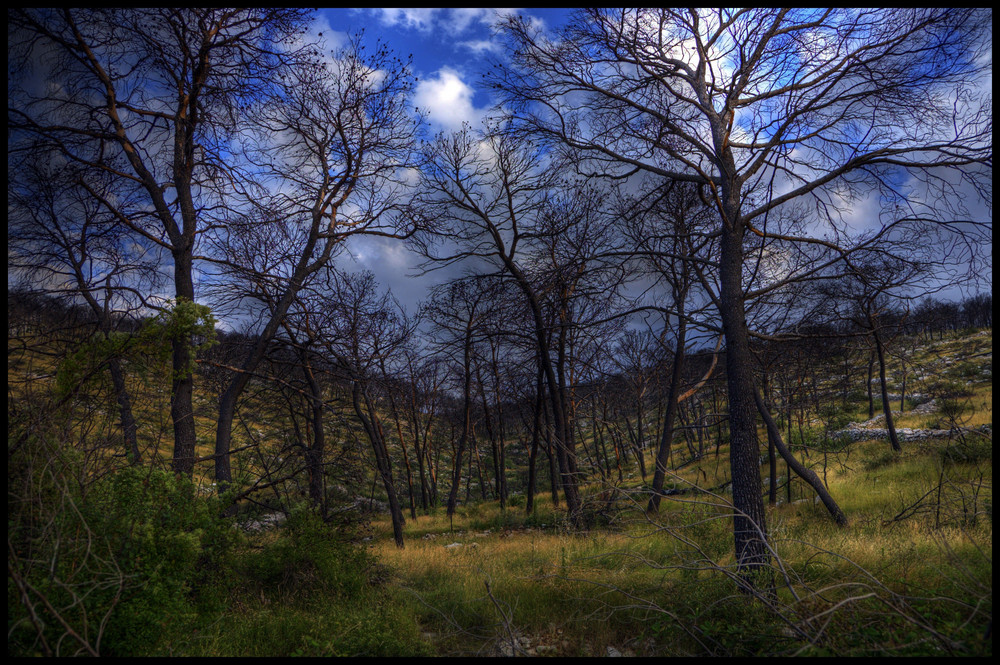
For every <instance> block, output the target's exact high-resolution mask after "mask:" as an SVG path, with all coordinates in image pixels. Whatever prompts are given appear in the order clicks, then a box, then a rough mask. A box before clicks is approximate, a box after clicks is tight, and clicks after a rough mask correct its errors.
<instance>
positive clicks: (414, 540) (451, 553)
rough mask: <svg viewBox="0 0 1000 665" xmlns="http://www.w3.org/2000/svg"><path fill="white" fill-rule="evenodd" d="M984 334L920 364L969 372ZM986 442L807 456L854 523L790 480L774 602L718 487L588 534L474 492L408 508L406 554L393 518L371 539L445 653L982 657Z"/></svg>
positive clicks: (981, 409) (976, 397)
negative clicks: (754, 591)
mask: <svg viewBox="0 0 1000 665" xmlns="http://www.w3.org/2000/svg"><path fill="white" fill-rule="evenodd" d="M991 342H992V338H991V337H990V338H983V336H977V337H974V338H973V342H971V344H972V345H973V347H974V348H971V349H970V348H967V344H966V343H965V342H963V341H962V340H960V339H949V340H945V342H944V343H939V344H935V345H933V347H932V348H931V349H928V350H927V351H926V352H925V357H924V358H923V359H922V361H923V362H925V363H930V362H935V361H936V362H940V361H941V359H942V358H943V357H946V356H947V355H948V354H952V356H953V357H952V358H951V360H952V362H951V364H950V365H948V367H949V370H948V371H949V373H950V374H951V375H954V376H965V377H971V376H972V375H974V374H977V372H978V369H976V370H975V371H973V369H975V368H970V366H971V365H972V364H974V363H977V362H980V361H981V360H982V358H981V357H979V358H976V357H974V356H975V354H982V353H985V352H988V351H989V349H991V347H992V343H991ZM954 356H959V358H958V359H955V358H954ZM971 381H972V383H971V384H968V383H966V385H967V386H968V395H967V396H966V397H964V398H962V399H964V400H965V401H966V402H967V403H968V404H969V405H970V406H969V407H968V408H966V409H965V410H956V411H957V412H958V420H959V422H960V424H961V425H962V426H964V427H970V428H971V427H979V426H981V425H984V424H985V425H992V383H991V378H988V379H984V378H979V379H972V380H971ZM910 406H911V408H912V405H910ZM865 409H866V406H865V405H864V404H862V403H860V402H855V403H853V404H851V405H849V406H848V411H847V413H846V414H845V413H843V412H839V413H838V414H836V415H837V417H839V418H841V419H845V418H846V417H848V416H850V417H852V418H855V419H857V420H863V419H864V416H863V414H864V410H865ZM930 418H938V419H939V418H940V416H939V415H936V416H927V415H919V414H914V415H905V414H904V415H903V416H901V417H900V418H899V420H898V425H899V426H900V427H927V426H928V425H927V421H928V420H929V419H930ZM977 442H978V443H977ZM990 442H991V439H984V438H982V437H979V438H978V439H977V438H975V437H974V436H973V435H969V436H968V437H967V441H966V442H964V443H963V442H962V441H961V440H958V439H954V438H952V439H948V438H938V439H930V440H926V441H920V442H911V443H905V444H904V450H903V452H902V453H901V454H900V453H894V452H893V451H892V450H891V449H890V448H889V445H888V442H887V441H882V440H871V441H862V442H859V443H855V444H851V445H850V446H847V447H841V448H840V449H831V450H830V451H828V452H827V454H825V455H824V454H822V453H820V454H817V452H816V451H813V452H812V453H811V454H810V456H809V457H808V458H807V459H806V461H807V463H809V464H810V465H811V466H813V467H814V470H816V471H817V473H821V475H822V476H823V477H824V478H825V479H826V482H827V484H828V487H829V489H830V492H831V494H833V496H834V497H835V498H836V500H837V501H838V502H839V504H840V506H841V508H842V509H843V510H844V511H845V513H847V515H848V516H849V518H850V520H851V525H850V526H849V527H848V528H846V529H839V528H836V527H835V526H834V525H833V524H832V522H831V521H830V519H829V517H828V515H827V514H826V512H825V509H824V508H823V507H822V505H817V504H816V503H815V502H814V501H812V500H811V493H810V492H808V491H805V489H806V488H804V487H803V486H802V483H801V481H798V480H796V481H794V490H795V491H794V493H793V502H792V503H781V504H779V505H777V506H772V507H769V508H768V520H769V531H770V536H771V544H772V546H773V548H774V550H775V554H776V559H775V567H776V569H777V570H778V571H779V572H778V574H777V577H776V578H777V579H778V581H779V583H778V586H777V593H776V597H775V598H774V599H773V600H771V601H769V602H767V603H762V602H761V601H759V600H754V599H752V598H748V597H747V595H746V594H745V593H741V592H740V591H739V590H738V584H737V583H736V581H735V579H734V574H733V573H734V570H733V566H734V560H733V555H732V532H731V528H732V527H731V521H730V519H729V517H728V516H729V515H730V514H731V510H730V509H729V507H728V505H727V498H726V495H725V494H722V495H719V496H708V495H701V496H700V497H697V496H695V497H688V498H685V499H684V500H678V499H677V498H674V499H671V498H670V497H667V498H665V499H664V502H663V504H662V507H661V511H660V514H659V515H658V516H656V518H655V519H650V518H648V516H646V515H644V514H643V513H642V511H641V506H643V505H644V503H645V502H644V497H642V496H641V495H636V496H635V501H634V503H633V504H632V505H631V506H629V505H628V503H627V502H626V503H625V507H624V508H623V510H622V512H620V513H619V514H618V515H617V516H616V519H614V520H613V521H612V523H611V524H610V525H609V526H607V527H604V528H600V529H596V530H592V531H590V532H587V533H574V532H573V531H572V530H570V529H568V528H567V527H566V526H565V525H561V524H560V519H559V513H558V512H557V511H554V510H553V509H552V508H551V506H550V503H549V501H548V499H547V498H540V499H539V500H538V503H539V508H540V510H543V511H545V513H544V518H542V519H539V518H535V520H533V521H532V524H533V525H537V524H543V523H544V524H546V525H547V527H546V528H544V529H540V528H525V517H524V516H522V515H521V512H520V510H518V511H514V510H510V509H508V510H507V511H506V512H502V511H500V509H499V508H498V507H497V506H496V505H495V504H490V503H478V504H476V505H474V506H468V507H465V508H464V509H460V510H459V512H458V514H457V515H456V518H455V520H454V522H453V523H449V521H448V520H447V519H446V518H445V517H444V516H443V514H442V513H441V512H432V513H431V514H430V515H426V516H421V517H419V518H418V519H417V520H415V521H411V522H410V523H408V525H407V527H406V539H407V540H406V547H405V549H403V550H399V549H397V548H396V547H395V546H394V545H393V543H392V542H391V539H389V538H388V537H387V536H386V535H385V534H387V533H388V532H389V525H388V523H387V522H382V523H376V524H375V528H376V533H380V534H383V535H381V536H380V537H379V538H378V539H377V540H376V542H375V544H374V551H375V553H376V556H377V558H378V559H379V560H380V561H382V562H383V563H385V564H386V565H387V566H388V567H389V568H390V569H391V570H392V571H393V574H394V583H395V584H397V585H398V586H399V587H400V588H402V589H405V590H406V591H407V592H408V593H410V594H412V596H413V597H414V598H417V599H418V600H419V604H418V605H417V608H418V615H417V620H418V621H419V622H420V624H421V625H422V626H424V629H425V631H426V632H428V633H430V634H431V636H432V642H433V645H434V648H435V650H436V652H437V653H439V654H448V655H458V654H486V653H493V652H497V651H498V649H501V648H502V645H503V644H504V643H505V642H511V640H512V638H511V637H510V635H514V636H516V638H515V639H514V640H513V643H514V644H515V645H517V646H516V648H517V649H520V651H521V652H522V653H527V654H529V655H539V654H540V655H547V654H551V655H563V656H587V655H604V654H606V653H609V649H614V650H617V651H618V652H621V653H627V654H635V655H668V654H669V655H685V654H689V655H693V654H701V655H726V656H735V655H765V654H779V655H780V654H783V655H792V654H799V655H929V654H940V653H951V654H955V655H961V654H976V655H987V654H990V653H992V641H991V639H990V638H989V637H988V636H987V627H988V626H989V625H991V617H992V463H991V461H992V454H991V445H990ZM799 454H800V455H801V453H799ZM727 456H728V450H727V448H726V446H723V447H722V449H721V460H717V459H715V458H714V454H709V455H708V456H707V457H706V458H704V459H703V460H702V461H701V462H700V463H696V464H692V465H689V466H688V467H685V468H684V469H683V470H682V471H681V472H679V473H678V474H677V476H676V477H675V478H674V482H675V484H677V485H678V486H681V485H685V484H687V483H692V482H695V483H698V484H700V485H701V486H702V487H705V486H713V485H714V484H715V483H716V481H718V480H720V479H721V478H722V476H723V475H724V474H725V472H726V471H727V470H728V460H727V459H726V458H727ZM720 461H721V464H720ZM824 465H825V472H824V470H823V469H822V468H821V467H823V466H824ZM783 466H784V464H783V463H782V462H780V461H779V474H783V473H784V471H783ZM766 474H767V467H766V465H765V466H762V475H766ZM668 482H669V481H668ZM637 484H638V483H633V486H636V485H637ZM602 489H603V488H601V487H599V486H597V485H592V486H590V487H588V488H585V490H584V495H585V497H586V496H588V495H589V496H591V497H593V496H594V495H596V494H597V493H598V492H600V491H601V490H602ZM784 491H785V490H784V489H782V490H780V491H779V494H780V495H781V496H782V497H784ZM801 498H806V500H805V501H800V500H798V499H801ZM637 508H638V509H637ZM504 526H506V527H507V529H506V530H504V529H503V528H502V527H504ZM486 529H489V530H490V531H489V532H487V531H486ZM456 543H457V545H455V544H456ZM487 584H489V590H487Z"/></svg>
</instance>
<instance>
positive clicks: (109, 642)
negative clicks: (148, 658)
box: [83, 468, 234, 655]
mask: <svg viewBox="0 0 1000 665" xmlns="http://www.w3.org/2000/svg"><path fill="white" fill-rule="evenodd" d="M219 513H220V511H219V510H218V504H217V501H216V500H213V499H208V498H205V497H198V496H196V493H195V487H194V485H193V483H192V482H191V481H190V479H188V478H185V477H183V476H181V475H177V474H174V473H172V472H169V471H161V470H152V469H145V468H129V469H125V470H123V471H120V472H118V473H116V474H114V475H111V476H109V477H107V478H106V479H104V480H103V481H101V482H99V483H98V484H97V485H96V486H95V487H94V488H93V490H92V491H91V492H90V493H89V494H88V496H87V499H86V500H85V502H84V510H83V516H84V517H85V519H86V521H87V523H88V524H89V525H90V528H91V529H92V530H93V531H95V532H96V533H99V534H101V536H102V538H103V539H104V540H105V542H106V543H107V546H108V547H109V550H110V552H111V554H112V555H113V556H114V558H115V560H116V561H117V562H118V565H119V566H120V567H121V568H122V571H123V574H124V575H126V576H127V577H128V578H129V579H130V580H132V584H130V585H129V587H128V588H126V590H125V592H124V593H123V594H122V595H121V596H120V598H119V599H118V603H117V606H116V607H115V609H114V612H112V614H111V618H110V621H109V623H108V627H107V629H106V631H105V637H104V640H103V645H104V647H106V651H107V652H109V653H110V654H114V655H125V654H129V655H150V654H155V653H161V652H162V651H161V650H162V648H163V647H165V646H166V645H168V644H169V643H170V642H171V641H172V640H174V639H177V638H179V637H180V636H182V635H184V634H185V633H187V632H188V631H190V630H191V629H192V628H193V627H194V626H195V620H196V618H197V614H198V606H197V603H198V599H197V598H196V597H195V594H194V591H195V590H206V591H207V588H208V587H210V586H211V585H213V584H214V583H215V582H216V581H217V579H215V574H216V573H218V572H219V571H220V568H219V566H220V565H221V562H222V561H223V559H224V557H225V553H226V550H227V549H228V548H229V546H230V545H231V543H232V541H233V537H234V536H233V532H232V530H231V529H229V528H228V527H227V526H226V525H225V524H224V523H223V522H222V520H221V519H220V518H219V517H218V515H219ZM206 595H207V594H206ZM110 600H112V599H108V601H110ZM103 651H105V649H102V652H103Z"/></svg>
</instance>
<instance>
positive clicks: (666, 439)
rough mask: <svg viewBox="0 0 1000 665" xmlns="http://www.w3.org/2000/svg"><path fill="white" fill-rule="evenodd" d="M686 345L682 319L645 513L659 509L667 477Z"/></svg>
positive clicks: (684, 323) (685, 327) (685, 325)
mask: <svg viewBox="0 0 1000 665" xmlns="http://www.w3.org/2000/svg"><path fill="white" fill-rule="evenodd" d="M686 343H687V324H686V322H685V321H684V319H683V318H681V319H680V320H679V322H678V330H677V347H676V348H675V349H674V366H673V371H671V373H670V388H669V392H668V393H667V408H666V413H664V415H663V429H662V430H661V438H660V446H659V448H658V449H657V451H656V471H655V472H654V473H653V494H652V495H651V496H650V497H649V504H648V505H647V506H646V511H647V512H650V513H655V512H657V511H658V510H659V509H660V497H661V494H662V492H663V481H664V479H665V478H666V475H667V460H668V459H669V458H670V445H671V443H672V442H673V439H674V416H675V414H676V413H677V399H678V397H679V396H680V390H681V376H682V375H683V373H684V345H685V344H686Z"/></svg>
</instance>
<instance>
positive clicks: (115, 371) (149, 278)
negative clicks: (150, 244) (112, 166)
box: [7, 149, 160, 464]
mask: <svg viewBox="0 0 1000 665" xmlns="http://www.w3.org/2000/svg"><path fill="white" fill-rule="evenodd" d="M61 161H62V160H61V157H60V156H59V155H58V154H55V155H54V154H52V153H51V152H47V151H45V150H44V149H43V150H40V151H39V152H38V153H35V154H33V155H30V156H26V159H24V160H22V161H21V162H20V163H17V164H13V165H10V166H12V167H13V168H11V170H10V175H9V176H8V183H7V193H8V223H7V240H8V264H7V266H8V271H11V272H14V273H17V274H20V275H24V276H26V277H27V278H28V279H29V280H30V282H31V283H32V284H34V285H35V288H36V289H41V290H42V291H44V292H47V293H52V294H58V295H59V296H61V297H65V298H69V299H73V300H75V299H77V298H79V299H82V300H83V301H84V302H85V303H86V305H87V307H88V308H89V310H90V312H91V313H92V315H93V320H94V321H95V322H96V324H95V327H96V329H97V331H99V332H98V334H99V335H100V337H101V338H102V339H103V344H101V345H97V346H94V345H90V346H89V347H88V348H90V349H91V351H92V352H94V353H96V354H97V356H98V357H96V358H91V360H93V361H95V362H97V363H100V364H106V365H107V368H108V372H109V373H110V375H111V380H112V388H113V390H114V394H115V400H116V401H117V402H118V412H119V422H120V425H121V430H122V438H123V439H124V443H125V454H126V455H127V457H128V459H129V462H130V463H131V464H138V463H139V462H140V460H141V453H140V450H139V444H138V440H137V435H136V430H137V424H136V420H135V416H134V415H133V413H132V401H133V398H132V395H131V393H130V391H129V390H128V387H127V386H126V382H125V371H124V369H123V367H122V356H123V355H124V354H125V353H126V350H127V346H128V340H129V339H130V338H131V337H132V335H131V334H130V333H128V332H125V331H122V330H121V328H122V326H123V324H125V325H128V324H130V323H131V324H134V323H135V321H134V319H132V318H131V317H130V315H134V314H135V312H136V311H137V310H138V309H140V308H141V307H142V306H143V305H144V304H145V302H144V301H145V294H146V293H148V292H149V291H151V290H152V288H153V287H154V286H155V284H156V283H157V282H158V281H159V278H160V275H159V271H158V269H157V268H158V266H157V261H156V259H157V255H156V252H155V251H150V252H149V253H148V254H147V255H143V254H142V253H141V252H139V251H136V250H137V247H136V246H135V245H134V244H131V243H129V242H128V241H127V240H126V238H125V237H124V236H123V234H122V231H121V228H120V225H119V224H118V221H117V220H116V219H115V218H114V217H113V216H111V215H109V214H108V213H107V212H106V211H105V210H104V209H103V208H102V206H101V205H100V202H99V200H98V199H96V198H94V197H93V196H91V194H90V192H89V191H88V189H89V190H90V191H97V192H99V193H100V196H101V197H104V198H107V197H109V196H111V195H112V194H111V189H110V188H111V186H112V185H113V184H114V183H113V181H112V180H110V179H109V178H107V177H103V178H102V177H101V174H89V175H91V176H92V179H91V182H90V183H89V184H88V186H87V188H84V187H82V186H81V185H80V183H79V179H80V178H82V177H83V175H82V174H81V173H80V170H79V169H77V168H75V167H74V165H72V164H62V166H60V165H59V164H60V163H61ZM94 176H96V177H94ZM114 195H115V196H117V197H119V198H127V197H128V195H129V194H128V192H125V191H121V190H120V189H119V191H117V192H115V193H114Z"/></svg>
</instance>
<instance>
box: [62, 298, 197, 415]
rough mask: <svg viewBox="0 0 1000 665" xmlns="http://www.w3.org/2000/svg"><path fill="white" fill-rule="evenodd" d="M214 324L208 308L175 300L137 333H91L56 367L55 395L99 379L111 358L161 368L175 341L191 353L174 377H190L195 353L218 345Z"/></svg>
mask: <svg viewBox="0 0 1000 665" xmlns="http://www.w3.org/2000/svg"><path fill="white" fill-rule="evenodd" d="M215 324H216V320H215V317H214V316H213V315H212V310H211V308H209V307H208V306H207V305H200V304H198V303H196V302H192V301H190V300H187V299H186V298H178V299H177V301H176V302H175V303H174V304H172V306H170V307H168V308H167V309H164V310H163V311H161V312H160V313H159V314H158V315H157V316H155V317H153V318H151V319H147V320H145V321H144V322H143V324H142V327H141V328H140V330H139V332H137V333H128V332H120V331H112V332H97V333H94V334H93V335H91V337H90V338H89V339H87V340H84V341H82V342H80V343H79V344H77V345H76V347H75V349H74V350H73V351H72V352H71V353H69V354H68V355H67V356H66V357H65V358H64V359H63V360H62V362H61V363H60V364H59V368H58V371H57V372H56V391H57V393H56V394H57V395H58V396H60V397H62V396H65V395H67V394H69V393H70V392H72V391H74V390H77V389H79V388H80V387H82V386H85V385H89V384H90V383H91V382H93V381H95V380H100V376H101V374H100V370H101V368H102V367H103V366H104V364H105V363H107V362H108V361H109V360H111V359H112V358H120V359H125V360H129V361H132V362H134V363H136V364H137V365H139V366H140V367H141V366H146V365H148V364H150V362H151V361H152V362H154V363H156V364H160V365H162V364H164V363H166V362H168V361H169V359H170V356H171V353H172V348H173V342H175V341H177V340H181V341H186V342H187V343H188V345H189V349H190V353H189V354H188V362H187V365H186V366H185V367H184V368H182V369H181V370H179V376H178V377H176V378H180V377H182V376H185V375H190V374H191V373H192V372H194V370H195V356H196V355H197V353H198V352H199V351H202V350H205V349H208V348H210V347H212V346H213V345H215V344H216V343H217V339H216V336H215Z"/></svg>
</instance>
